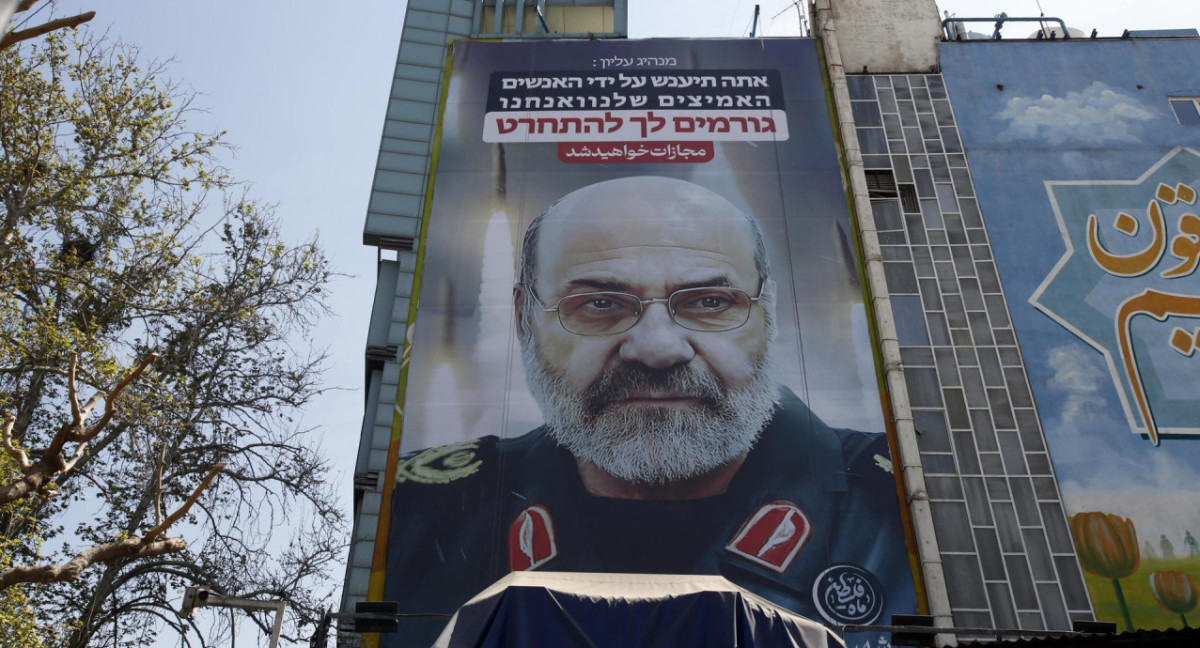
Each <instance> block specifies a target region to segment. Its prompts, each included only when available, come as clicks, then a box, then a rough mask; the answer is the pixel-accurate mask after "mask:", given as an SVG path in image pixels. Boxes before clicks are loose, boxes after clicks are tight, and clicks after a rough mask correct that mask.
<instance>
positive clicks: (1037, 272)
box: [942, 39, 1200, 630]
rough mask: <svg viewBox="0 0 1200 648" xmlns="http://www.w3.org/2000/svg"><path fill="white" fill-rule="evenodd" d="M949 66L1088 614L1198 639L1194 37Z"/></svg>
mask: <svg viewBox="0 0 1200 648" xmlns="http://www.w3.org/2000/svg"><path fill="white" fill-rule="evenodd" d="M942 64H943V73H944V77H945V81H946V85H947V88H948V91H949V96H950V99H951V101H952V104H953V106H954V111H955V114H956V116H957V119H958V123H959V128H960V133H961V136H962V140H963V144H964V146H965V148H966V151H967V159H968V163H969V164H970V167H971V171H972V174H973V177H974V180H975V185H976V190H977V194H978V196H979V200H980V205H981V208H982V211H983V215H984V218H985V221H986V224H987V232H988V238H989V240H990V243H991V246H992V251H993V254H994V256H995V259H996V263H997V266H998V268H999V272H1000V277H1001V280H1002V283H1003V285H1004V290H1005V293H1006V295H1007V297H1008V303H1009V307H1010V310H1011V316H1012V320H1013V324H1014V329H1015V331H1016V333H1017V337H1018V340H1019V344H1020V347H1021V351H1022V354H1023V355H1024V359H1025V363H1026V367H1027V371H1028V375H1029V379H1030V384H1031V386H1032V388H1033V392H1034V397H1035V400H1036V403H1037V408H1038V412H1039V414H1040V416H1041V419H1042V425H1043V428H1044V431H1045V435H1046V440H1047V443H1048V445H1049V449H1050V452H1051V458H1052V461H1053V464H1054V469H1055V472H1056V475H1057V477H1058V482H1059V487H1060V489H1061V491H1062V495H1063V498H1064V501H1065V503H1066V505H1067V508H1068V511H1069V513H1070V514H1071V524H1070V526H1071V532H1072V536H1073V539H1074V541H1075V545H1076V549H1077V552H1078V556H1079V560H1080V565H1081V566H1082V567H1083V569H1084V571H1085V574H1086V579H1087V584H1088V589H1089V593H1090V595H1091V599H1092V603H1093V606H1094V608H1095V612H1096V616H1097V618H1098V619H1101V620H1106V621H1113V622H1116V623H1118V624H1119V626H1120V627H1121V629H1122V630H1125V629H1133V628H1167V627H1183V626H1186V625H1195V624H1196V623H1200V608H1198V607H1197V603H1198V601H1200V592H1198V590H1197V580H1198V579H1200V542H1198V541H1197V538H1196V534H1198V533H1200V438H1198V436H1197V435H1200V353H1198V352H1197V347H1198V346H1200V278H1198V275H1197V272H1196V270H1197V266H1198V265H1200V216H1197V213H1200V204H1198V202H1200V201H1198V199H1197V194H1198V192H1200V153H1198V152H1197V151H1198V150H1200V126H1196V125H1192V123H1190V122H1194V121H1196V120H1188V119H1184V118H1182V117H1179V116H1178V114H1179V113H1178V112H1177V111H1176V110H1175V109H1173V100H1174V107H1175V108H1178V107H1179V106H1180V105H1181V104H1182V105H1183V106H1184V107H1185V108H1186V107H1187V100H1188V99H1190V98H1195V97H1200V73H1198V72H1197V70H1200V39H1156V40H1110V41H1084V42H1053V43H1052V42H1025V43H1014V42H1006V43H972V44H968V45H964V44H959V45H948V46H944V47H943V48H942ZM1192 108H1193V109H1194V106H1192Z"/></svg>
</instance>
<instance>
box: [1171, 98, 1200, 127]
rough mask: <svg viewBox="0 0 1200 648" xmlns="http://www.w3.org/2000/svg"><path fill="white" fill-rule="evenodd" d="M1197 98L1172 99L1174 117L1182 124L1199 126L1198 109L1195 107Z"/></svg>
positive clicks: (1199, 114)
mask: <svg viewBox="0 0 1200 648" xmlns="http://www.w3.org/2000/svg"><path fill="white" fill-rule="evenodd" d="M1197 101H1198V100H1197V99H1172V100H1171V108H1173V109H1174V110H1175V119H1178V120H1179V123H1180V124H1183V125H1184V126H1200V111H1197V109H1196V102H1197Z"/></svg>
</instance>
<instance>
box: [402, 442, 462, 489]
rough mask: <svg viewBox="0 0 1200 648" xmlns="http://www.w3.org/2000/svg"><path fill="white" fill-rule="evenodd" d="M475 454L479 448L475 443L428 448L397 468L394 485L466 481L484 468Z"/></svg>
mask: <svg viewBox="0 0 1200 648" xmlns="http://www.w3.org/2000/svg"><path fill="white" fill-rule="evenodd" d="M477 450H479V444H478V443H477V442H475V441H467V442H465V443H452V444H450V445H444V446H439V447H437V448H430V449H428V450H426V451H424V452H422V453H420V454H418V455H416V456H414V457H412V458H410V459H406V460H404V461H403V462H401V463H400V465H399V466H398V467H397V468H396V482H397V483H401V482H415V483H418V484H449V483H450V482H452V481H456V480H459V479H462V478H464V477H469V476H471V475H473V474H475V473H477V472H479V467H480V466H482V465H483V461H482V460H481V459H477V458H476V457H475V455H476V451H477Z"/></svg>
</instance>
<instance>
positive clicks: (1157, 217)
mask: <svg viewBox="0 0 1200 648" xmlns="http://www.w3.org/2000/svg"><path fill="white" fill-rule="evenodd" d="M1196 198H1197V192H1196V190H1195V189H1193V188H1192V187H1190V186H1188V185H1186V184H1182V183H1180V184H1177V185H1175V186H1174V187H1172V186H1170V185H1167V184H1162V183H1160V184H1159V185H1158V187H1157V188H1156V189H1155V192H1154V198H1153V199H1152V200H1151V201H1150V203H1149V205H1148V206H1147V208H1146V216H1147V218H1148V220H1149V221H1150V227H1151V229H1152V230H1153V232H1154V239H1153V240H1152V241H1151V242H1150V245H1149V246H1147V247H1146V248H1145V249H1143V250H1140V251H1138V252H1134V253H1133V254H1113V253H1111V252H1109V251H1108V250H1106V249H1105V248H1104V246H1103V245H1101V243H1100V236H1099V229H1100V224H1099V220H1098V219H1097V217H1096V215H1095V214H1090V215H1089V216H1088V221H1087V244H1088V251H1089V252H1090V253H1091V256H1092V260H1094V261H1095V262H1096V264H1097V265H1099V266H1100V267H1101V268H1103V269H1104V271H1105V272H1107V273H1108V274H1111V275H1114V276H1117V277H1138V276H1141V275H1144V274H1146V273H1147V272H1150V271H1151V270H1153V269H1154V268H1155V267H1156V266H1158V264H1159V262H1160V261H1162V258H1163V256H1164V255H1165V254H1166V252H1167V249H1168V245H1167V238H1168V236H1167V224H1166V218H1165V216H1164V214H1163V207H1162V205H1164V204H1166V205H1175V204H1178V203H1185V204H1188V205H1193V204H1195V203H1196ZM1113 228H1114V229H1116V230H1117V231H1119V232H1121V233H1122V234H1125V235H1126V236H1136V235H1137V232H1138V221H1137V219H1136V218H1134V217H1133V216H1130V215H1129V214H1126V213H1124V212H1121V213H1119V214H1117V218H1116V220H1115V221H1114V222H1113ZM1176 229H1177V233H1176V234H1175V235H1174V236H1172V237H1170V252H1171V255H1172V256H1174V257H1175V258H1177V259H1179V260H1180V262H1179V263H1177V264H1175V266H1174V267H1172V268H1169V269H1167V270H1164V271H1163V272H1162V273H1161V274H1160V276H1161V277H1163V278H1164V279H1174V278H1177V277H1184V276H1187V275H1190V274H1192V273H1193V272H1195V271H1196V268H1197V266H1198V265H1200V216H1196V215H1195V214H1191V213H1186V214H1183V215H1182V216H1180V218H1179V223H1178V225H1177V226H1176ZM1138 315H1149V316H1151V317H1153V318H1154V319H1156V320H1158V321H1160V322H1163V321H1166V319H1167V318H1168V317H1170V316H1179V317H1200V296H1191V295H1177V294H1172V293H1166V292H1160V291H1157V290H1152V289H1146V290H1143V291H1142V292H1141V293H1140V294H1138V295H1135V296H1133V297H1130V298H1129V299H1127V300H1125V301H1124V302H1123V303H1122V304H1121V306H1120V308H1119V309H1118V310H1117V314H1116V322H1115V323H1116V328H1117V341H1118V343H1119V344H1120V351H1121V361H1122V364H1123V365H1124V368H1125V372H1126V375H1128V376H1129V382H1130V385H1131V387H1132V389H1133V395H1134V400H1136V401H1137V407H1138V411H1139V412H1141V415H1142V420H1144V421H1145V422H1146V431H1147V433H1148V434H1149V436H1150V440H1151V441H1153V442H1154V444H1155V445H1157V444H1158V426H1157V424H1156V423H1155V422H1154V416H1153V415H1152V413H1151V411H1150V402H1149V400H1148V399H1147V397H1146V388H1145V384H1144V383H1143V382H1142V378H1141V372H1140V371H1139V369H1138V365H1137V358H1136V357H1135V356H1134V353H1133V335H1132V329H1131V323H1132V320H1133V318H1134V317H1136V316H1138ZM1167 343H1168V344H1169V345H1170V346H1171V347H1172V348H1174V349H1175V350H1176V351H1178V352H1179V353H1181V354H1183V355H1185V356H1188V357H1191V355H1192V353H1193V352H1194V351H1195V349H1196V346H1197V345H1200V330H1198V331H1197V332H1196V333H1195V334H1194V335H1191V334H1189V333H1188V332H1187V331H1184V330H1183V329H1180V328H1176V329H1175V330H1174V331H1173V333H1172V335H1171V336H1170V339H1169V340H1168V341H1167Z"/></svg>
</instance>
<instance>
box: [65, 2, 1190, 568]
mask: <svg viewBox="0 0 1200 648" xmlns="http://www.w3.org/2000/svg"><path fill="white" fill-rule="evenodd" d="M629 1H630V4H631V5H632V6H631V8H630V19H629V24H630V27H631V29H630V31H631V34H630V35H631V36H632V37H650V36H692V37H700V36H705V37H738V36H744V35H747V34H748V33H749V27H750V20H751V16H752V15H753V12H754V6H755V3H754V2H753V1H752V0H629ZM759 4H761V5H762V10H761V15H762V23H761V27H760V33H761V34H763V35H767V36H789V35H797V34H799V33H800V31H799V29H800V28H799V24H800V20H799V17H798V13H797V10H796V9H795V7H792V8H790V9H789V7H790V6H792V4H793V3H792V2H790V1H789V0H769V1H767V2H761V3H759ZM938 4H939V6H940V8H942V9H947V10H949V11H951V12H952V13H956V14H957V15H959V16H963V17H965V16H992V15H994V14H996V13H998V12H999V11H1002V10H1003V11H1007V12H1008V13H1009V14H1010V15H1012V16H1034V15H1037V14H1038V13H1039V11H1044V12H1045V14H1046V15H1047V16H1058V17H1062V18H1064V19H1065V20H1066V21H1067V23H1068V25H1071V26H1073V27H1078V28H1080V29H1082V30H1083V31H1084V32H1090V31H1091V29H1092V28H1094V27H1095V28H1099V30H1100V35H1101V36H1119V35H1120V34H1121V31H1122V30H1123V29H1125V28H1135V29H1149V28H1163V27H1185V26H1186V27H1191V26H1200V3H1181V2H1178V1H1171V0H1143V1H1142V2H1140V3H1138V4H1137V7H1138V10H1137V13H1135V12H1134V10H1132V9H1131V8H1130V5H1129V4H1128V3H1118V2H1112V1H1107V0H1105V1H1084V0H1071V1H1066V0H1042V2H1041V9H1039V7H1038V3H1037V2H1036V0H1009V1H1006V2H995V1H990V0H989V1H967V0H955V1H950V0H942V1H941V2H939V3H938ZM317 9H320V11H317ZM404 9H405V3H404V2H403V1H397V0H393V1H390V2H384V1H381V0H359V1H358V2H354V3H344V4H333V5H324V4H318V3H315V2H310V3H297V2H282V1H280V0H258V1H252V2H246V1H242V2H232V1H230V0H208V1H206V2H189V3H182V2H168V1H162V0H159V1H157V2H151V1H149V0H119V1H115V2H98V1H96V0H90V1H83V0H61V1H60V3H59V9H58V13H59V14H61V15H72V14H75V13H79V12H81V11H86V10H96V12H97V16H96V19H95V20H94V21H93V23H92V26H93V28H94V29H101V30H108V31H109V32H110V34H111V35H113V36H115V37H119V38H121V39H123V40H125V41H127V42H130V43H133V44H136V45H138V46H139V47H141V50H142V53H143V55H144V56H145V57H147V58H152V59H167V58H173V59H174V60H175V61H174V63H173V64H172V65H171V66H170V69H169V75H170V76H171V78H173V79H176V80H179V81H182V82H183V83H184V85H185V87H190V88H192V89H194V90H195V91H197V92H198V93H200V97H199V99H198V101H197V105H198V106H200V107H202V108H204V109H205V110H206V112H204V113H202V114H198V115H196V117H195V118H194V124H195V126H197V127H199V128H208V129H226V130H228V131H229V134H228V136H227V141H228V142H230V143H232V144H233V145H234V146H235V147H236V149H237V152H236V156H235V157H234V158H233V159H231V160H229V161H228V165H229V167H230V168H231V169H232V170H233V172H234V174H235V175H236V176H237V177H239V178H242V179H244V180H246V181H248V182H250V183H251V184H252V193H253V194H254V195H256V196H257V197H259V198H261V199H263V200H265V201H267V202H270V203H274V204H276V205H277V210H278V214H279V215H280V216H281V217H282V220H283V225H284V231H285V236H286V237H287V238H288V239H289V240H291V241H301V240H303V239H305V238H307V237H308V236H310V235H311V234H312V233H313V232H314V231H319V232H320V238H321V241H322V243H323V245H324V247H325V250H326V252H327V254H328V255H329V257H330V259H331V261H332V262H333V264H334V266H335V267H336V269H337V270H338V271H339V272H341V273H344V274H346V275H348V276H347V277H345V278H341V279H338V280H337V281H336V283H335V284H334V286H333V287H332V289H331V290H330V292H329V300H330V305H331V306H332V307H333V310H334V311H335V313H336V314H337V315H336V317H334V318H331V319H329V320H327V321H325V322H323V323H322V325H321V326H320V328H318V330H317V331H316V332H315V335H314V336H313V344H315V345H317V346H321V347H325V348H327V349H328V351H329V353H330V356H331V357H332V359H333V362H332V363H331V366H330V371H329V373H328V374H327V385H328V386H330V387H338V388H341V389H338V390H333V391H330V392H328V393H327V394H325V395H323V396H322V397H321V398H320V399H319V400H318V401H317V402H316V403H314V405H313V406H311V407H310V408H309V409H308V411H307V413H305V415H304V417H303V420H302V425H304V426H309V427H316V428H319V430H320V432H319V434H321V435H322V436H323V437H324V439H325V441H324V445H325V448H326V449H327V451H328V453H329V456H330V458H331V460H332V461H333V462H334V463H335V465H336V466H337V467H338V469H339V470H340V471H341V473H342V483H343V486H342V487H341V488H340V493H341V495H342V496H343V497H344V498H345V502H346V508H347V510H348V509H349V502H350V492H351V487H350V477H351V473H352V472H353V469H354V458H355V452H356V446H357V443H358V435H359V429H360V424H361V418H362V404H363V395H362V391H361V390H362V381H363V351H364V345H365V337H366V329H367V319H368V315H369V311H370V307H371V300H372V297H373V293H374V286H375V279H374V277H375V250H374V248H369V247H365V246H363V245H362V242H361V241H362V224H363V219H364V216H365V214H366V205H367V199H368V195H369V191H370V185H371V178H372V175H373V172H374V165H375V160H376V156H377V154H378V150H379V139H380V134H381V131H382V127H383V118H384V112H385V109H386V107H387V97H388V93H389V89H390V81H391V71H392V69H393V67H394V65H395V57H396V51H397V47H398V45H399V38H400V31H401V27H402V25H403V20H404ZM973 29H974V30H976V31H984V30H989V31H990V27H989V26H988V25H987V24H986V23H984V24H980V25H976V26H973ZM1033 30H1034V27H1032V26H1031V27H1030V29H1028V30H1025V29H1024V28H1020V29H1017V28H1013V29H1012V30H1011V35H1012V36H1019V35H1025V34H1027V33H1029V32H1032V31H1033ZM339 577H340V575H339Z"/></svg>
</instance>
